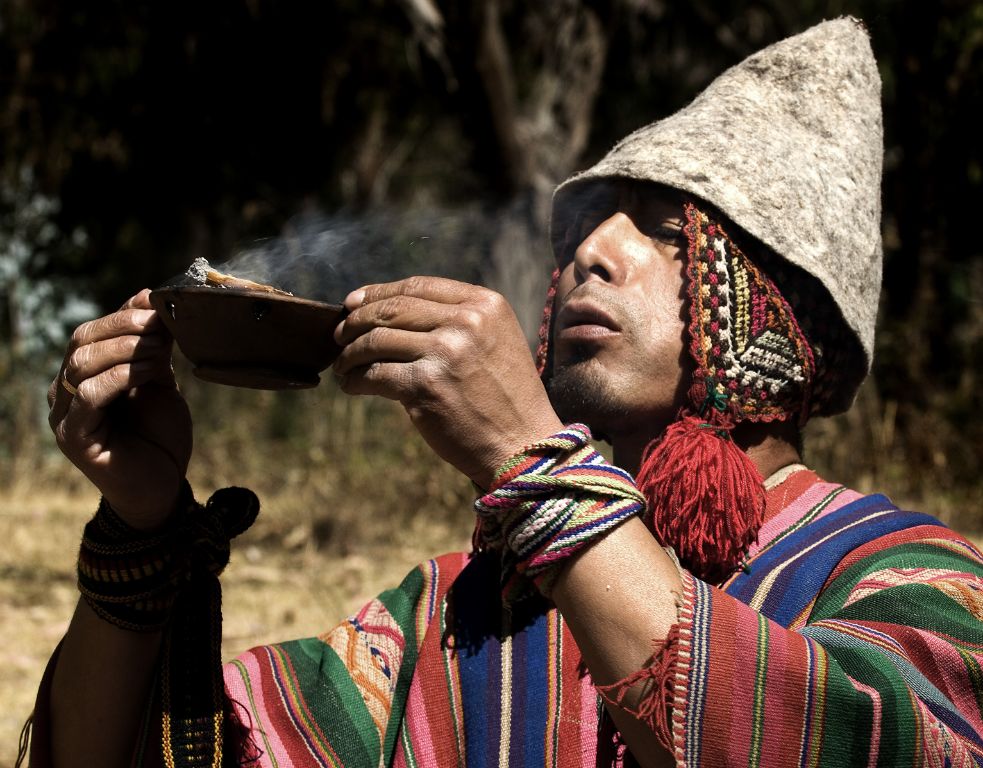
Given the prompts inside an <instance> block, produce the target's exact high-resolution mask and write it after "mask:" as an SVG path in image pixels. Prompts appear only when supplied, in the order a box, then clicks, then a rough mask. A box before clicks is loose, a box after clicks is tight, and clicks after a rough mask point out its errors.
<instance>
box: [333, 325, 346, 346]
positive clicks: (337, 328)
mask: <svg viewBox="0 0 983 768" xmlns="http://www.w3.org/2000/svg"><path fill="white" fill-rule="evenodd" d="M344 330H345V321H344V320H342V321H341V322H340V323H338V325H336V326H335V329H334V340H335V341H337V342H338V343H339V344H341V334H342V333H343V332H344Z"/></svg>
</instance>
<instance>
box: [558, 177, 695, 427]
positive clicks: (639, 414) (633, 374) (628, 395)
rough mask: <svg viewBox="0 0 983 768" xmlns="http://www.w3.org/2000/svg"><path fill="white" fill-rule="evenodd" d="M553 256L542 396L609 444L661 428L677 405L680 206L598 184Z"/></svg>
mask: <svg viewBox="0 0 983 768" xmlns="http://www.w3.org/2000/svg"><path fill="white" fill-rule="evenodd" d="M573 221H574V223H573V225H572V227H571V229H570V230H569V231H568V233H567V243H568V246H569V247H568V248H567V249H566V252H565V253H559V254H557V258H558V260H559V268H560V282H559V286H558V288H557V293H556V300H555V304H554V315H553V318H554V321H553V339H552V344H553V373H552V378H551V380H550V386H549V390H550V398H551V400H552V401H553V405H554V407H555V408H556V410H557V413H558V414H559V415H560V417H561V418H562V419H564V420H565V421H584V422H586V423H588V424H589V425H590V426H591V427H592V428H593V429H594V430H595V431H597V432H600V433H602V434H604V435H606V436H608V437H609V438H615V439H616V437H617V436H618V435H619V434H621V433H625V432H626V431H627V432H637V431H639V430H645V431H650V430H652V429H661V428H662V426H663V425H664V424H665V423H667V422H669V421H671V420H672V419H673V418H674V417H675V414H676V411H677V410H678V408H679V406H680V405H681V404H682V403H683V401H684V394H685V390H686V387H687V386H688V384H689V379H690V372H691V370H692V362H691V360H690V357H689V355H688V353H687V351H686V347H685V338H686V332H685V328H686V317H685V315H684V298H685V297H684V280H683V275H684V270H685V263H684V261H685V256H686V238H685V235H684V234H683V231H682V227H683V223H684V215H683V206H682V203H681V202H680V201H679V199H678V198H677V197H676V196H674V195H671V194H670V193H667V192H665V191H663V190H661V189H659V188H657V187H653V186H647V185H642V184H633V183H629V182H624V183H618V184H616V185H605V186H604V187H603V188H600V189H599V190H598V192H597V193H596V194H593V195H592V200H591V202H590V203H588V204H586V205H585V208H584V210H583V211H582V212H578V215H577V216H575V217H573Z"/></svg>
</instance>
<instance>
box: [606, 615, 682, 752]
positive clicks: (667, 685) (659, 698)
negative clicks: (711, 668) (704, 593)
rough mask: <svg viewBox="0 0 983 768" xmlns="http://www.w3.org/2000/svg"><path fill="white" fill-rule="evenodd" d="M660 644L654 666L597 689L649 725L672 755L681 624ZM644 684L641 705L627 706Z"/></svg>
mask: <svg viewBox="0 0 983 768" xmlns="http://www.w3.org/2000/svg"><path fill="white" fill-rule="evenodd" d="M659 645H660V647H659V649H658V650H657V651H656V653H655V655H654V656H653V659H652V663H651V664H649V665H648V666H647V667H643V668H642V669H640V670H638V671H637V672H633V673H632V674H630V675H628V677H626V678H624V679H622V680H618V681H617V682H614V683H611V684H609V685H595V686H594V687H595V688H596V689H597V692H598V693H599V694H600V695H601V698H602V699H604V700H605V701H606V702H607V703H609V704H612V705H614V706H616V707H618V709H621V710H623V711H625V712H627V713H628V714H629V715H631V716H632V717H634V718H636V719H637V720H640V721H641V722H643V723H645V725H647V726H648V727H649V728H650V729H651V730H652V732H653V733H654V734H655V736H656V738H657V739H658V740H659V743H660V744H661V745H662V746H663V747H665V749H666V751H667V752H670V753H672V752H673V743H672V698H673V690H674V685H673V669H674V668H675V665H676V652H677V649H678V647H679V624H674V625H673V626H672V628H671V629H670V630H669V634H668V635H667V636H666V639H665V640H664V641H663V642H661V643H660V644H659ZM640 684H641V685H642V686H643V690H642V692H641V695H640V697H639V699H638V705H637V706H635V707H632V706H630V705H628V704H626V703H625V700H626V699H627V698H628V696H629V695H630V694H631V690H632V689H633V688H634V687H635V686H637V685H640Z"/></svg>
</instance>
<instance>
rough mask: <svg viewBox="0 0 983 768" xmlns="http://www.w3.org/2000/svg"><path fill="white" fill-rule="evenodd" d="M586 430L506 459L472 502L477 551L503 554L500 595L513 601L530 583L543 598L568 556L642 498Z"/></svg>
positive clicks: (572, 430)
mask: <svg viewBox="0 0 983 768" xmlns="http://www.w3.org/2000/svg"><path fill="white" fill-rule="evenodd" d="M590 441H591V433H590V429H589V428H588V427H587V426H585V425H584V424H571V425H570V426H568V427H566V428H565V429H564V430H563V431H561V432H557V433H556V434H555V435H552V436H551V437H548V438H546V439H545V440H542V441H540V442H537V443H533V444H532V445H530V446H529V447H528V448H525V449H524V450H522V451H521V452H519V453H517V454H515V456H513V457H512V458H510V459H509V460H508V461H506V462H505V464H503V465H502V467H501V468H500V469H499V470H498V472H497V473H496V475H495V479H494V481H493V482H492V487H491V490H490V491H489V492H488V493H487V494H485V495H484V496H481V497H480V498H479V499H478V500H477V501H476V502H475V505H474V506H475V511H476V513H477V515H478V524H477V527H476V530H475V548H476V549H478V550H485V549H487V550H497V551H500V552H501V554H502V594H503V596H504V597H505V599H506V601H507V602H509V601H515V600H517V599H520V598H522V597H523V596H525V595H526V594H528V592H529V589H528V581H529V580H531V581H532V582H533V584H535V586H536V587H537V588H538V589H539V591H540V592H542V593H543V594H544V595H546V596H547V597H548V596H549V594H550V592H551V591H552V586H553V582H554V581H555V579H556V576H557V575H558V573H559V570H560V568H559V566H561V565H562V564H563V563H564V562H565V561H566V560H567V558H569V557H571V556H572V555H574V554H576V553H577V552H579V551H580V550H581V549H583V548H584V547H586V546H587V545H588V544H590V543H591V542H592V541H594V540H595V539H597V538H600V537H601V536H603V535H605V534H606V533H607V532H609V531H610V530H612V529H613V528H615V527H617V526H618V525H620V524H621V523H623V522H624V521H625V520H627V519H628V518H630V517H634V516H636V515H640V514H642V512H643V511H644V509H645V498H644V497H643V496H642V494H641V493H640V492H639V490H638V489H637V488H636V487H635V483H634V481H633V480H632V477H631V475H630V474H628V473H627V472H625V471H624V470H622V469H619V468H618V467H614V466H612V465H610V464H608V463H607V462H606V461H605V460H604V457H603V456H601V455H600V454H599V453H598V452H597V451H595V450H594V449H593V448H592V447H591V445H590Z"/></svg>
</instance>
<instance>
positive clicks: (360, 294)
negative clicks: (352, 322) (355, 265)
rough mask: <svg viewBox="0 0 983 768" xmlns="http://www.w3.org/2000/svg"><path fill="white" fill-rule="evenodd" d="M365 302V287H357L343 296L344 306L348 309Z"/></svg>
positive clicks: (357, 306)
mask: <svg viewBox="0 0 983 768" xmlns="http://www.w3.org/2000/svg"><path fill="white" fill-rule="evenodd" d="M364 303H365V289H364V288H358V289H356V290H354V291H352V292H351V293H349V294H348V295H347V296H346V297H345V306H346V307H347V308H348V309H358V308H359V307H360V306H362V305H363V304H364Z"/></svg>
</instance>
